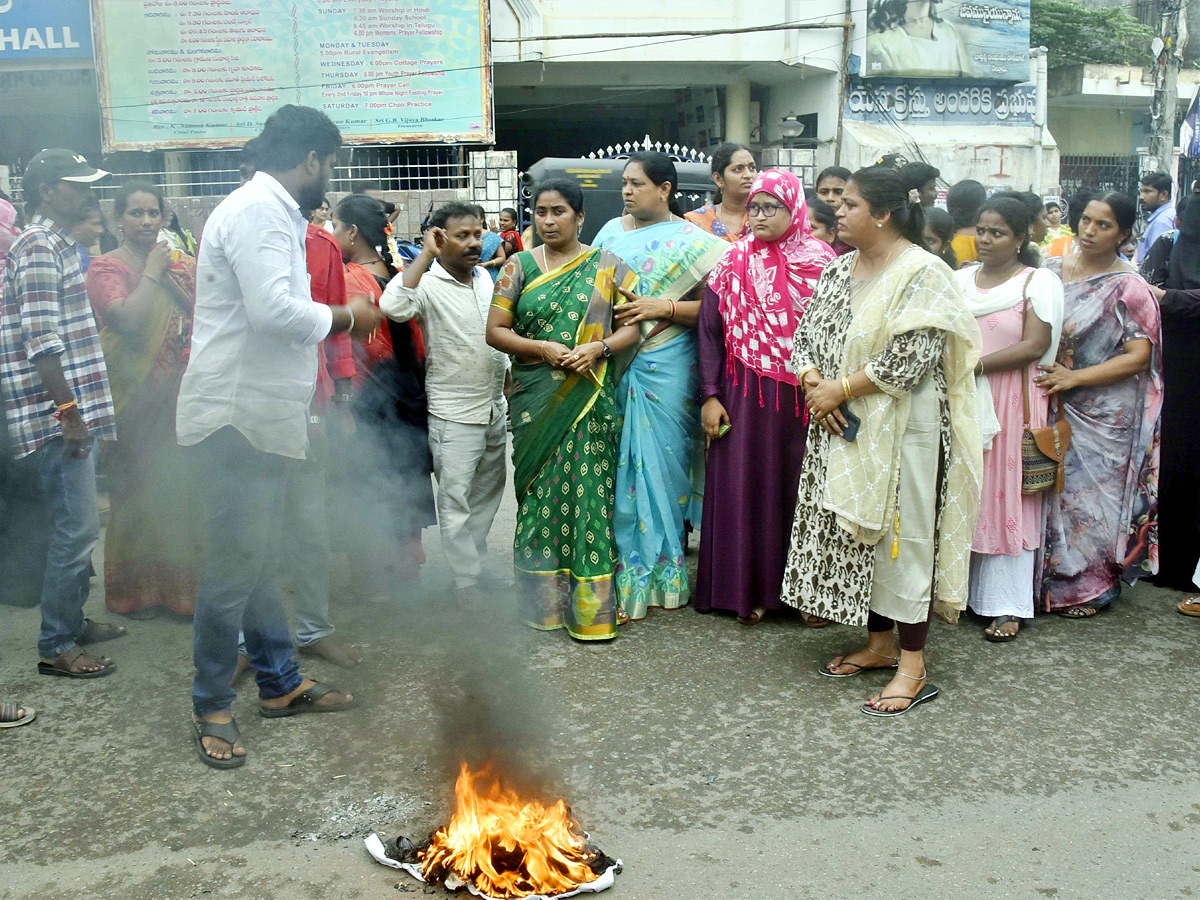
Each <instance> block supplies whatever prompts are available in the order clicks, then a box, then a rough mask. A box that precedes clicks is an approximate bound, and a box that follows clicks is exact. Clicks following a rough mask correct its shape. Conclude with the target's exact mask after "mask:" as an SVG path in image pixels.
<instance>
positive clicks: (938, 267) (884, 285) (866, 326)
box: [824, 247, 983, 622]
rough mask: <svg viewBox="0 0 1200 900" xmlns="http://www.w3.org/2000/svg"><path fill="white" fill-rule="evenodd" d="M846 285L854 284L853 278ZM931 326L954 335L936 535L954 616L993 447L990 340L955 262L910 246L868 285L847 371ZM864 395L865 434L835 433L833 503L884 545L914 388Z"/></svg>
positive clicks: (860, 404)
mask: <svg viewBox="0 0 1200 900" xmlns="http://www.w3.org/2000/svg"><path fill="white" fill-rule="evenodd" d="M846 284H847V290H848V289H849V287H848V286H849V281H848V280H847V282H846ZM846 302H847V303H848V302H849V300H848V299H847V301H846ZM926 328H935V329H938V330H939V331H943V332H945V334H946V349H945V352H944V353H943V355H942V360H941V368H942V373H943V375H944V376H945V379H946V390H947V401H948V404H949V408H950V447H949V464H948V465H947V467H946V470H945V471H944V472H943V477H944V478H945V479H946V483H945V491H944V496H945V498H946V502H945V505H944V506H943V507H942V509H941V510H939V515H938V533H937V535H936V544H937V557H936V558H937V572H936V579H935V581H936V584H937V592H936V596H935V597H934V610H935V611H936V612H937V613H938V614H939V615H941V616H942V617H943V618H945V619H947V620H948V621H951V622H953V621H955V620H956V619H957V618H958V613H959V612H961V611H962V609H963V608H964V606H965V605H966V599H967V574H968V570H969V567H970V556H971V539H972V536H973V535H974V531H975V519H976V516H977V515H978V513H979V491H980V484H981V481H982V471H983V449H982V444H981V442H980V438H979V423H978V411H977V409H976V402H975V377H974V369H975V364H976V363H977V362H978V360H979V351H980V346H981V338H980V335H979V326H978V325H977V324H976V322H975V319H974V317H972V315H971V314H970V312H969V311H968V310H967V307H966V304H965V303H964V301H963V297H962V293H961V291H959V289H958V287H957V285H956V284H955V283H954V277H953V273H952V272H951V271H950V269H949V267H947V266H946V264H945V263H943V262H942V261H941V260H939V259H937V258H936V257H934V256H933V255H931V254H930V253H927V252H926V251H924V250H921V249H920V248H917V247H910V248H909V249H908V250H906V251H905V252H904V253H901V254H900V256H899V257H898V258H897V259H896V261H895V262H894V263H893V264H892V265H890V266H889V267H888V268H887V269H885V270H884V271H883V272H881V273H880V274H879V275H878V276H876V277H875V278H874V279H873V280H872V281H871V282H870V283H869V284H867V285H864V286H863V288H862V293H861V295H860V300H859V305H858V308H857V310H856V311H855V312H854V315H853V317H852V318H851V320H850V325H849V329H848V331H847V333H846V341H845V350H844V353H843V357H842V367H841V369H840V371H839V372H838V373H837V377H839V378H840V377H842V376H843V375H847V374H849V373H851V372H857V371H859V370H860V369H862V368H864V367H865V366H866V365H867V363H869V362H870V360H871V358H872V357H874V356H875V355H876V354H878V353H880V352H881V351H882V350H883V349H884V348H885V347H887V345H888V344H889V343H890V342H891V340H892V339H893V338H895V337H896V336H897V335H900V334H904V333H905V332H909V331H917V330H920V329H926ZM854 403H855V407H854V408H855V410H856V411H857V412H858V413H859V415H860V417H861V419H862V425H861V427H860V428H859V434H858V440H856V441H844V440H834V441H830V444H829V455H828V459H827V468H826V485H825V494H824V507H825V509H827V510H829V511H830V512H832V513H834V514H835V515H836V517H837V521H838V524H839V525H840V526H841V527H842V528H844V529H845V530H846V531H848V532H849V533H850V534H851V535H852V536H853V537H854V539H855V540H859V541H862V542H863V543H866V544H877V543H878V542H879V541H880V540H881V539H882V538H883V537H884V536H885V535H887V534H889V533H890V532H891V531H892V529H893V528H894V527H895V521H896V493H897V486H898V484H899V477H900V451H901V444H902V438H903V437H904V432H905V430H906V429H907V427H908V415H909V406H910V397H909V395H908V394H907V393H906V394H904V395H902V396H899V397H893V396H891V395H889V394H886V393H875V394H868V395H867V396H865V397H860V398H859V399H857V400H855V401H854ZM900 527H901V528H902V527H903V523H901V525H900Z"/></svg>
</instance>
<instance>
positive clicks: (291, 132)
mask: <svg viewBox="0 0 1200 900" xmlns="http://www.w3.org/2000/svg"><path fill="white" fill-rule="evenodd" d="M341 146H342V134H341V132H340V131H338V127H337V126H336V125H334V124H333V120H332V119H330V118H329V116H327V115H325V113H323V112H321V111H320V110H319V109H313V108H312V107H311V106H295V105H293V104H290V103H289V104H288V105H287V106H281V107H279V109H277V110H275V112H273V113H272V114H271V117H270V118H269V119H267V122H266V124H265V125H263V130H262V134H260V135H259V136H258V137H257V138H255V139H254V147H253V151H252V159H253V162H254V164H255V166H256V167H257V168H259V169H265V170H267V171H270V172H286V171H287V170H288V169H294V168H295V167H296V166H298V165H300V163H302V162H304V160H306V159H307V158H308V154H309V153H311V152H314V151H315V152H316V154H317V158H318V159H325V157H327V156H330V155H331V154H334V153H337V152H338V150H339V149H340V148H341Z"/></svg>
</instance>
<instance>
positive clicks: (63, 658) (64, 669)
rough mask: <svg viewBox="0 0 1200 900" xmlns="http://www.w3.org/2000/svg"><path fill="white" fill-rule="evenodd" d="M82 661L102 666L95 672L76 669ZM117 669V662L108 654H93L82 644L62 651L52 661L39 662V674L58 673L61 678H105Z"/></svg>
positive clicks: (84, 663) (85, 663) (86, 663)
mask: <svg viewBox="0 0 1200 900" xmlns="http://www.w3.org/2000/svg"><path fill="white" fill-rule="evenodd" d="M81 661H82V663H83V665H85V666H86V665H97V666H100V668H99V669H98V670H96V671H95V672H80V671H76V668H75V667H76V666H77V665H78V664H79V663H80V662H81ZM116 669H117V664H116V663H115V662H113V661H112V660H111V659H109V658H108V657H107V656H93V655H92V654H91V653H89V652H88V651H87V650H84V649H83V648H82V647H80V646H75V647H72V648H71V649H70V650H68V651H66V652H65V653H60V654H58V656H56V657H54V659H52V660H51V661H50V662H46V661H44V660H40V661H39V662H38V674H39V675H57V676H59V677H60V678H103V677H104V676H105V675H111V674H112V673H113V672H115V671H116Z"/></svg>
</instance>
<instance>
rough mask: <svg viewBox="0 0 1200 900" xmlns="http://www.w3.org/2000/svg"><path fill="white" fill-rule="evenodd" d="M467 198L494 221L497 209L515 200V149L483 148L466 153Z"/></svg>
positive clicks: (515, 204) (516, 189) (497, 214)
mask: <svg viewBox="0 0 1200 900" xmlns="http://www.w3.org/2000/svg"><path fill="white" fill-rule="evenodd" d="M470 165H471V202H472V203H478V204H479V205H480V206H482V207H483V210H484V212H485V213H487V217H488V221H490V222H494V221H495V220H496V218H497V217H498V216H499V215H500V210H502V209H504V207H506V206H510V207H513V208H514V209H516V208H518V204H517V193H518V186H517V152H516V151H515V150H486V151H479V152H476V153H472V154H470Z"/></svg>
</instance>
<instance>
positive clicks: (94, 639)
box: [75, 619, 129, 647]
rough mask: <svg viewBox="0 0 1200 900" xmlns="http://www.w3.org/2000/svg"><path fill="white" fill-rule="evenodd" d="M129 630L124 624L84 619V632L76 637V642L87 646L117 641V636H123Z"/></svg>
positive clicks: (81, 645)
mask: <svg viewBox="0 0 1200 900" xmlns="http://www.w3.org/2000/svg"><path fill="white" fill-rule="evenodd" d="M127 634H129V632H128V631H126V630H125V627H124V626H123V625H110V624H108V623H107V622H97V621H96V620H95V619H84V620H83V632H82V633H81V634H80V635H79V637H77V638H75V643H77V644H78V645H79V646H80V647H86V646H88V645H89V644H103V643H104V642H105V641H115V640H116V639H117V638H123V637H125V636H126V635H127Z"/></svg>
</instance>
